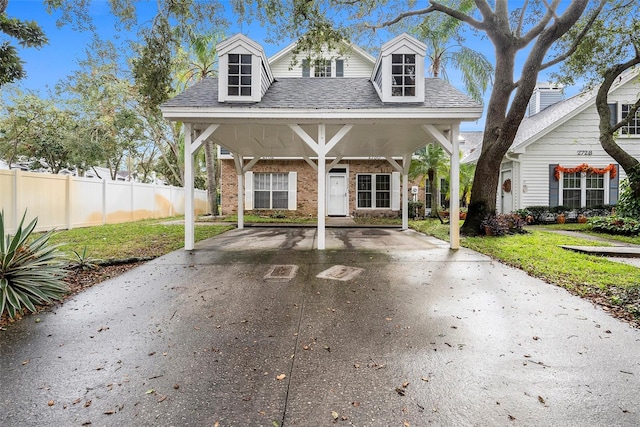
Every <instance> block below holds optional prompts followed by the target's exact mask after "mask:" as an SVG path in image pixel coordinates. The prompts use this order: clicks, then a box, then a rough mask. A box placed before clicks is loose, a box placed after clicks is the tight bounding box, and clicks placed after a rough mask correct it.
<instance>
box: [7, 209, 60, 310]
mask: <svg viewBox="0 0 640 427" xmlns="http://www.w3.org/2000/svg"><path fill="white" fill-rule="evenodd" d="M25 217H26V212H25V214H24V215H23V216H22V220H21V221H20V224H19V225H18V227H17V229H16V232H15V234H13V235H11V234H5V227H4V212H0V237H1V239H0V315H1V314H3V313H4V312H5V310H6V311H7V314H8V315H9V317H10V318H11V319H13V318H15V317H16V314H19V313H21V312H22V310H23V309H24V308H26V309H28V310H29V311H31V312H32V313H33V312H35V311H36V307H35V305H36V304H43V303H51V302H53V301H54V300H61V299H62V297H63V296H64V294H65V293H66V291H67V286H66V284H65V282H64V281H63V279H64V277H65V275H66V271H65V268H64V267H65V262H64V260H63V258H62V257H61V256H60V255H59V254H58V251H57V245H51V244H49V238H50V237H51V235H52V232H51V231H50V232H47V233H44V234H42V235H41V236H39V237H37V238H35V239H32V238H31V233H32V232H33V230H34V228H35V227H36V224H37V222H38V219H37V218H35V219H33V220H32V221H31V222H30V223H29V224H28V225H27V226H26V227H25V226H24V220H25Z"/></svg>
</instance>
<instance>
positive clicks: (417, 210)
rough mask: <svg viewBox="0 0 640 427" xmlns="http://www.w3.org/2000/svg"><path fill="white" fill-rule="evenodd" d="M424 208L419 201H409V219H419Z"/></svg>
mask: <svg viewBox="0 0 640 427" xmlns="http://www.w3.org/2000/svg"><path fill="white" fill-rule="evenodd" d="M423 207H424V203H422V202H421V201H419V200H415V201H414V200H409V202H408V206H407V211H408V213H409V218H414V219H415V218H419V217H421V216H422V215H421V212H423V211H422V208H423Z"/></svg>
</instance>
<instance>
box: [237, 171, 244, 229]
mask: <svg viewBox="0 0 640 427" xmlns="http://www.w3.org/2000/svg"><path fill="white" fill-rule="evenodd" d="M243 228H244V174H243V173H239V174H238V229H239V230H242V229H243Z"/></svg>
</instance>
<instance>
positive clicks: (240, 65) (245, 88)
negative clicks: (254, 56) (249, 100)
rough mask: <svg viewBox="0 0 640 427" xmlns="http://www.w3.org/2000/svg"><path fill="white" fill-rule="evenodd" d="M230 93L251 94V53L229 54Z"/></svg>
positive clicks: (235, 94)
mask: <svg viewBox="0 0 640 427" xmlns="http://www.w3.org/2000/svg"><path fill="white" fill-rule="evenodd" d="M228 80H229V86H228V87H229V89H228V90H229V95H230V96H251V55H244V54H243V55H239V54H230V55H229V73H228Z"/></svg>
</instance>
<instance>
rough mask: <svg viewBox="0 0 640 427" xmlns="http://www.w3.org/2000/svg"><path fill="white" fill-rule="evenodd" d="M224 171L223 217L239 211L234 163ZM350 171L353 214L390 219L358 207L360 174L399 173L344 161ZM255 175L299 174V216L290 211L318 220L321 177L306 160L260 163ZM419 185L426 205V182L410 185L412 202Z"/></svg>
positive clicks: (382, 164)
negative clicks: (357, 188)
mask: <svg viewBox="0 0 640 427" xmlns="http://www.w3.org/2000/svg"><path fill="white" fill-rule="evenodd" d="M221 164H222V171H221V177H220V189H221V205H222V206H221V209H222V214H223V215H230V214H235V213H236V212H237V210H238V190H237V186H238V177H237V175H236V170H235V165H234V162H233V160H226V159H225V160H222V161H221ZM344 167H346V168H347V170H348V172H349V179H348V182H349V211H348V212H349V214H350V215H352V214H354V213H355V214H358V215H367V214H372V215H387V214H391V213H392V211H391V210H389V209H378V210H371V209H360V210H357V209H356V208H355V207H356V175H357V174H359V173H391V172H394V171H395V169H394V168H393V166H391V164H389V162H387V161H386V160H343V161H342V162H340V164H339V165H338V166H336V168H344ZM252 171H253V172H254V173H265V172H267V173H268V172H271V173H277V172H297V174H298V182H297V187H298V195H297V205H298V209H297V211H296V212H291V211H289V212H288V214H290V215H301V216H308V215H312V216H316V215H317V212H318V191H317V177H318V173H317V172H316V170H314V169H313V168H312V167H311V166H310V165H309V164H308V163H307V162H305V161H304V160H260V161H259V162H258V163H256V165H255V166H254V167H253V169H252ZM413 185H419V187H420V191H419V192H418V199H419V200H420V201H422V202H423V203H424V195H425V191H424V180H420V182H419V183H418V182H411V181H410V182H409V188H408V189H407V191H408V192H409V200H412V199H413V195H411V193H410V191H411V186H413Z"/></svg>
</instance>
